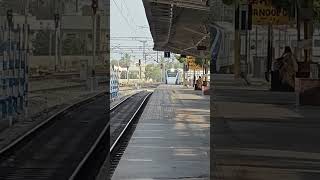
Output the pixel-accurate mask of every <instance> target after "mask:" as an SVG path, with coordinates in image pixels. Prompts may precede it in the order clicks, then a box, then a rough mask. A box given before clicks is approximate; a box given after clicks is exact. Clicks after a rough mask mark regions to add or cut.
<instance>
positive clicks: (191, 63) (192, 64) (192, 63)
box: [187, 56, 202, 70]
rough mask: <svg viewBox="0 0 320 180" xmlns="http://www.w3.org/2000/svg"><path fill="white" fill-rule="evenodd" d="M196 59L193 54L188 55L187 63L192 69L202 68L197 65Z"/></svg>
mask: <svg viewBox="0 0 320 180" xmlns="http://www.w3.org/2000/svg"><path fill="white" fill-rule="evenodd" d="M195 62H196V59H195V58H194V57H192V56H187V64H188V66H189V69H190V70H201V69H202V67H201V66H199V65H197V64H196V63H195Z"/></svg>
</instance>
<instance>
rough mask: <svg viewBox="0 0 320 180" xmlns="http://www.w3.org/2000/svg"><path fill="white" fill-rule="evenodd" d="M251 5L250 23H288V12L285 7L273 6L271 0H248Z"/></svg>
mask: <svg viewBox="0 0 320 180" xmlns="http://www.w3.org/2000/svg"><path fill="white" fill-rule="evenodd" d="M250 4H251V5H252V24H254V25H268V24H272V25H286V24H289V23H290V18H289V13H288V11H287V10H285V9H282V8H281V9H280V8H275V7H273V6H272V1H271V0H250Z"/></svg>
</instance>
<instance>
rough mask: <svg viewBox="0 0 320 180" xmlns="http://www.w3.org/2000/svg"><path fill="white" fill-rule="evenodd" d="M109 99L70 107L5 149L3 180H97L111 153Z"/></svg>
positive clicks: (102, 96) (100, 97)
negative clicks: (105, 159)
mask: <svg viewBox="0 0 320 180" xmlns="http://www.w3.org/2000/svg"><path fill="white" fill-rule="evenodd" d="M106 100H107V95H106V94H105V93H104V94H100V95H98V96H95V97H93V98H89V99H87V100H86V101H82V102H79V103H77V104H76V105H73V106H70V107H68V108H67V109H65V110H63V111H61V112H60V113H58V114H57V115H55V116H53V117H52V118H50V119H48V120H47V121H45V122H44V123H42V124H40V125H39V126H37V127H35V128H34V129H32V130H31V131H29V132H28V133H26V134H25V135H24V136H23V137H21V138H19V139H18V140H16V141H15V142H13V143H12V144H10V145H9V146H7V147H6V148H4V149H2V150H1V151H0V179H1V180H22V179H23V180H40V179H41V180H43V179H46V180H67V179H69V180H73V179H74V180H76V179H86V180H87V179H94V177H95V176H96V174H97V173H98V170H99V168H100V166H102V164H103V162H104V158H105V157H106V156H107V154H109V150H108V149H107V148H105V147H108V143H109V133H108V132H109V131H108V128H109V124H108V121H106V118H105V117H106V111H105V106H106ZM93 114H94V116H93Z"/></svg>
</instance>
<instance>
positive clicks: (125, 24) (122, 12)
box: [110, 0, 160, 61]
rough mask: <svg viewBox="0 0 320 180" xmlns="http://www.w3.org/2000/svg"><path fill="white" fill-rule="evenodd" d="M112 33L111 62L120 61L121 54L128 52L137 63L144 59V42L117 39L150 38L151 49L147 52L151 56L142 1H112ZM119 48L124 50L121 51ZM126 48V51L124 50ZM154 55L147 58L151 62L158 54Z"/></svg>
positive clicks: (148, 31)
mask: <svg viewBox="0 0 320 180" xmlns="http://www.w3.org/2000/svg"><path fill="white" fill-rule="evenodd" d="M110 31H111V32H110V37H111V40H110V45H111V60H113V59H116V60H118V59H120V58H121V56H122V55H121V53H120V52H127V53H129V54H131V55H132V56H135V57H133V60H135V61H138V59H142V57H143V51H142V47H143V43H142V42H139V41H138V40H132V38H129V39H128V38H126V39H125V40H119V38H117V37H146V38H149V40H148V42H147V44H146V47H147V48H148V49H149V50H147V51H146V52H147V54H150V50H152V48H153V41H152V36H151V33H150V29H149V24H148V21H147V17H146V14H145V9H144V6H143V3H142V0H110ZM128 46H129V47H128ZM116 47H118V48H116ZM119 48H121V49H122V50H121V51H120V50H119ZM124 48H126V49H125V50H124ZM152 53H153V54H150V56H147V59H150V60H149V61H153V60H152V59H155V58H156V52H152ZM159 54H160V53H159Z"/></svg>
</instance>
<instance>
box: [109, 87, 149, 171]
mask: <svg viewBox="0 0 320 180" xmlns="http://www.w3.org/2000/svg"><path fill="white" fill-rule="evenodd" d="M151 94H152V93H150V92H147V91H142V92H140V93H137V94H134V95H132V96H130V97H129V98H128V99H126V100H125V101H126V103H122V104H121V105H119V106H118V107H116V108H114V109H113V110H112V111H111V113H110V142H111V148H110V155H111V164H110V165H111V167H110V172H109V173H110V175H111V176H112V174H113V173H114V171H115V169H116V167H117V165H118V163H119V161H120V159H121V156H122V154H123V152H124V150H125V148H126V146H127V145H128V143H129V140H130V138H131V136H132V134H133V132H134V129H135V127H136V125H137V120H138V119H139V117H140V115H141V113H142V111H143V108H144V106H145V105H146V103H147V102H148V98H149V97H150V96H151Z"/></svg>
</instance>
